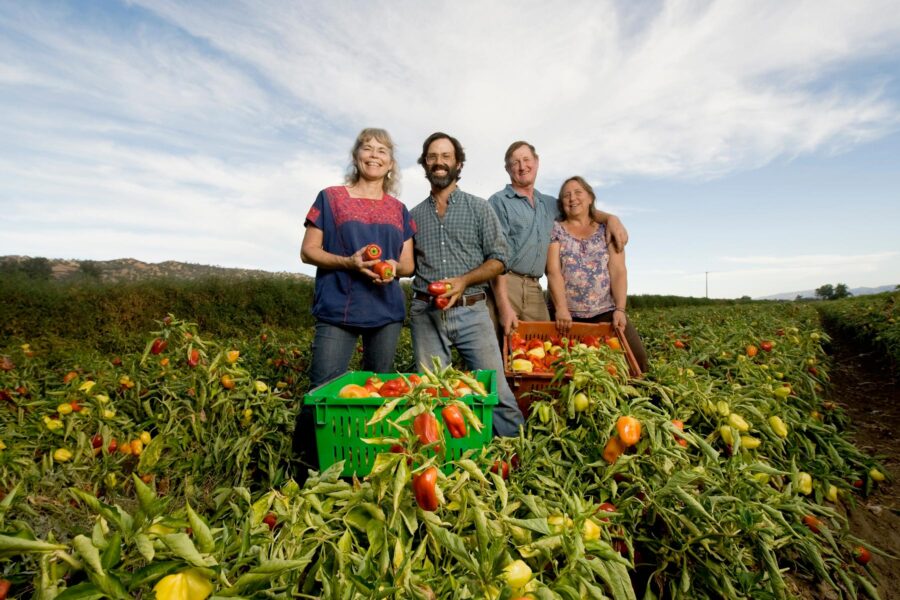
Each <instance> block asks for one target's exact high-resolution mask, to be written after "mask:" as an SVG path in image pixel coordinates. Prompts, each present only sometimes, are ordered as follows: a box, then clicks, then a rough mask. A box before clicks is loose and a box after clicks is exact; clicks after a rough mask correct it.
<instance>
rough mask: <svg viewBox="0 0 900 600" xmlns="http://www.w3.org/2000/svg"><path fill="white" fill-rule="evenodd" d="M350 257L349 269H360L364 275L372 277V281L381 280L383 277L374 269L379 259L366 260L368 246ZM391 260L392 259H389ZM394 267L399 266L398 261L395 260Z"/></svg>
mask: <svg viewBox="0 0 900 600" xmlns="http://www.w3.org/2000/svg"><path fill="white" fill-rule="evenodd" d="M347 258H348V259H349V262H350V264H349V265H348V270H351V271H359V272H360V273H362V274H363V275H366V276H368V277H371V278H372V281H375V282H381V281H382V279H381V278H380V277H379V276H378V274H377V273H376V272H375V271H373V270H372V267H374V266H375V265H376V264H378V263H379V262H381V261H379V260H366V246H363V247H362V248H360V249H359V250H357V251H356V252H354V253H353V254H351V255H350V256H348V257H347ZM388 262H390V261H388ZM394 268H395V269H396V268H397V263H396V262H394Z"/></svg>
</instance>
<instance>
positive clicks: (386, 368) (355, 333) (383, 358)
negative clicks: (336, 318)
mask: <svg viewBox="0 0 900 600" xmlns="http://www.w3.org/2000/svg"><path fill="white" fill-rule="evenodd" d="M402 327H403V323H401V322H397V323H388V324H387V325H382V326H381V327H344V326H339V325H332V324H330V323H323V322H322V321H316V336H315V338H313V343H312V365H311V366H310V370H309V385H310V387H311V388H316V387H319V386H320V385H322V384H323V383H327V382H328V381H331V380H332V379H334V378H335V377H337V376H339V375H343V374H344V373H346V372H347V367H348V366H349V365H350V359H351V358H352V357H353V352H355V351H356V341H357V339H359V337H360V336H362V346H363V356H362V369H363V370H364V371H374V372H376V373H390V372H391V371H392V370H393V367H394V354H395V353H396V351H397V341H398V340H399V339H400V330H401V329H402Z"/></svg>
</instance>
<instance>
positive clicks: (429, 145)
mask: <svg viewBox="0 0 900 600" xmlns="http://www.w3.org/2000/svg"><path fill="white" fill-rule="evenodd" d="M464 162H465V152H464V150H463V147H462V145H461V144H460V143H459V141H458V140H457V139H456V138H454V137H451V136H449V135H447V134H446V133H441V132H437V133H433V134H432V135H430V136H429V137H428V139H426V140H425V143H424V144H423V145H422V155H421V156H420V157H419V164H421V165H422V166H423V167H424V169H425V177H426V179H428V181H429V183H431V195H430V196H429V197H428V198H427V199H426V200H424V201H423V202H422V203H420V204H419V205H418V206H416V207H415V208H413V209H412V210H411V211H410V214H411V216H412V218H413V220H414V221H415V223H416V233H415V235H414V237H413V245H414V250H415V258H416V272H415V277H414V279H413V286H412V287H413V299H412V302H411V303H410V308H409V321H410V328H411V330H412V339H413V351H414V353H415V357H416V363H417V364H419V365H423V366H426V367H429V368H430V367H431V360H432V357H433V356H437V357H438V358H439V359H440V361H441V363H442V364H449V363H450V361H451V356H450V351H451V348H456V350H457V352H459V354H460V356H462V358H463V359H464V360H465V362H466V365H467V366H468V368H469V369H490V370H493V371H495V372H496V377H497V395H498V400H499V403H498V404H497V406H496V407H495V408H494V411H493V421H494V433H496V434H497V435H501V436H514V435H516V434H517V433H518V431H519V427H520V426H521V425H522V423H523V421H524V419H523V417H522V413H521V412H520V411H519V407H518V405H517V404H516V399H515V396H513V393H512V390H510V388H509V384H508V383H507V381H506V378H505V377H504V370H503V359H502V357H501V356H500V348H499V347H498V346H497V341H496V339H495V338H494V337H493V336H491V335H485V333H486V332H489V331H492V330H493V325H492V323H491V318H490V315H489V313H488V309H487V305H486V302H485V299H486V297H487V288H488V285H489V282H490V281H491V280H492V279H494V278H495V277H496V276H497V275H499V274H500V273H502V272H503V271H504V270H505V268H506V261H507V245H506V240H505V238H504V235H503V232H502V231H501V229H500V222H499V221H498V219H497V215H496V213H494V211H492V210H491V208H490V206H489V205H488V203H487V202H486V201H485V200H483V199H481V198H478V197H476V196H473V195H471V194H467V193H465V192H463V191H462V190H460V189H459V188H458V186H457V181H458V180H459V177H460V171H461V170H462V167H463V163H464ZM437 281H442V282H444V283H445V284H446V285H447V287H448V289H447V291H446V292H445V293H443V294H441V295H440V296H439V298H442V299H444V300H442V302H447V305H446V306H445V307H444V308H440V307H439V306H438V303H437V302H436V300H435V298H434V297H433V296H432V295H430V294H429V293H428V286H429V284H431V283H434V282H437Z"/></svg>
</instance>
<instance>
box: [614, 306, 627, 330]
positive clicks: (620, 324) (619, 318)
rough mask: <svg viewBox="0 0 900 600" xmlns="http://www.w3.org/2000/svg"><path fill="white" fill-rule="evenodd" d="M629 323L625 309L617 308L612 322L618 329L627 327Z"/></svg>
mask: <svg viewBox="0 0 900 600" xmlns="http://www.w3.org/2000/svg"><path fill="white" fill-rule="evenodd" d="M627 323H628V317H626V316H625V311H624V310H617V311H615V312H614V313H613V317H612V324H613V327H615V328H616V329H625V325H626V324H627Z"/></svg>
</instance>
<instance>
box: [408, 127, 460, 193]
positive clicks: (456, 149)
mask: <svg viewBox="0 0 900 600" xmlns="http://www.w3.org/2000/svg"><path fill="white" fill-rule="evenodd" d="M437 140H447V141H449V142H450V143H451V144H452V145H453V153H454V154H455V155H456V164H457V167H458V168H459V170H460V174H459V175H457V176H456V180H457V181H459V179H460V178H461V177H462V174H461V173H462V167H463V164H465V162H466V151H465V150H463V146H462V144H460V143H459V140H458V139H456V138H455V137H453V136H452V135H448V134H446V133H444V132H443V131H435V132H434V133H432V134H431V135H429V136H428V137H427V138H425V141H424V142H423V143H422V154H421V155H420V156H419V160H418V161H417V162H418V163H419V164H420V165H422V167H424V168H425V171H426V172H427V171H428V165H426V164H425V155H426V154H428V147H429V146H430V145H431V144H433V143H434V142H435V141H437Z"/></svg>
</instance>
